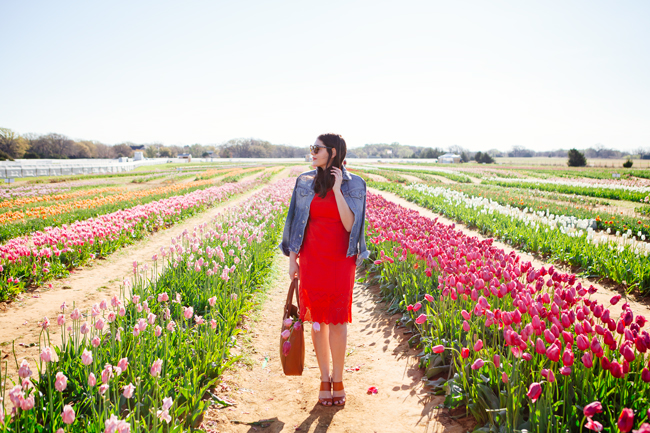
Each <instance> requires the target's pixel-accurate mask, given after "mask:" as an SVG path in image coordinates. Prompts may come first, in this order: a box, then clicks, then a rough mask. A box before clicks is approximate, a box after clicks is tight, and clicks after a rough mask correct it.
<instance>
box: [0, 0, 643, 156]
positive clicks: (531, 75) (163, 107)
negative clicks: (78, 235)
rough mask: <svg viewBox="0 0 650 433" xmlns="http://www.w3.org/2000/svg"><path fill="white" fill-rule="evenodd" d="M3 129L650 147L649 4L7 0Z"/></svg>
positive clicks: (88, 134) (114, 135) (1, 34)
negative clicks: (333, 135) (331, 134)
mask: <svg viewBox="0 0 650 433" xmlns="http://www.w3.org/2000/svg"><path fill="white" fill-rule="evenodd" d="M0 16H2V25H1V26H0V54H1V55H2V57H1V58H2V67H1V68H0V95H1V96H0V126H2V127H6V128H11V129H13V130H15V131H16V132H18V133H21V134H23V133H28V132H34V133H49V132H57V133H61V134H65V135H67V136H69V137H70V138H73V139H87V140H99V141H102V142H104V143H107V144H114V143H120V142H123V141H131V142H135V143H152V142H160V143H164V144H166V145H172V144H181V145H183V144H193V143H201V144H219V143H222V142H224V141H226V140H228V139H231V138H237V137H254V138H260V139H264V140H268V141H270V142H272V143H275V144H288V145H294V146H307V145H309V144H311V143H313V141H314V139H315V137H316V136H317V135H318V134H320V133H322V132H329V131H332V132H337V133H340V134H342V135H343V136H344V137H345V138H346V139H347V141H348V145H349V146H351V147H356V146H362V145H363V144H366V143H392V142H399V143H401V144H406V145H416V146H438V147H441V148H448V147H449V146H451V145H459V146H462V147H465V148H467V149H471V150H487V149H491V148H497V149H501V150H506V149H509V148H511V147H512V146H515V145H518V146H524V147H527V148H531V149H534V150H551V149H558V148H565V149H567V148H570V147H577V148H587V147H589V146H593V145H595V144H596V143H601V144H603V145H605V146H607V147H612V148H617V149H621V150H628V149H630V150H631V149H637V148H639V147H650V120H649V119H650V80H648V77H650V56H649V55H648V53H650V25H648V22H650V3H649V2H647V1H627V2H611V1H570V2H559V1H547V2H530V1H526V2H519V1H509V2H505V1H490V2H485V1H421V2H408V1H407V2H397V1H393V2H380V1H328V2H318V3H316V2H304V1H274V2H271V1H237V2H234V1H233V2H225V1H203V2H201V1H184V2H161V1H137V2H133V1H129V2H126V1H111V2H92V1H91V2H88V1H57V2H52V1H13V2H10V1H4V2H2V3H0Z"/></svg>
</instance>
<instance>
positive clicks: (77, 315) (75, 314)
mask: <svg viewBox="0 0 650 433" xmlns="http://www.w3.org/2000/svg"><path fill="white" fill-rule="evenodd" d="M70 318H71V319H72V320H79V319H80V318H81V313H80V312H79V309H78V308H75V309H74V310H73V311H72V313H70Z"/></svg>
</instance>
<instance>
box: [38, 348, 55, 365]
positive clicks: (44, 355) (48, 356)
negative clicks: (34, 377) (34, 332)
mask: <svg viewBox="0 0 650 433" xmlns="http://www.w3.org/2000/svg"><path fill="white" fill-rule="evenodd" d="M53 354H54V352H53V351H52V348H50V347H45V348H44V349H43V351H42V352H41V360H42V361H43V362H52V355H53Z"/></svg>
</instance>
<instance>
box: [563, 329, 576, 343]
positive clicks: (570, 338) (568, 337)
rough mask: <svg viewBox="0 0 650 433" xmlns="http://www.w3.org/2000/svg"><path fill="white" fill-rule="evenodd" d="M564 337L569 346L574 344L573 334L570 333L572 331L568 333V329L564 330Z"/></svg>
mask: <svg viewBox="0 0 650 433" xmlns="http://www.w3.org/2000/svg"><path fill="white" fill-rule="evenodd" d="M562 339H563V340H564V342H565V343H566V344H568V345H569V346H573V335H572V334H570V333H568V332H566V331H562Z"/></svg>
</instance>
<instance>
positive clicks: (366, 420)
mask: <svg viewBox="0 0 650 433" xmlns="http://www.w3.org/2000/svg"><path fill="white" fill-rule="evenodd" d="M288 266H289V261H288V259H287V258H286V257H284V256H283V255H282V254H281V253H279V252H278V254H277V256H276V267H277V273H276V275H275V277H274V279H273V284H272V287H271V288H270V290H269V291H268V295H267V299H266V301H265V302H264V303H263V305H262V308H261V310H259V312H258V313H257V314H256V317H255V319H254V322H253V323H251V324H250V326H251V332H250V334H251V338H250V341H249V342H248V343H247V344H244V348H243V352H244V353H245V355H244V356H245V359H247V362H242V363H240V364H239V365H238V366H237V368H236V369H235V370H234V371H231V372H228V373H227V374H225V375H224V377H223V380H224V381H223V382H222V384H221V392H222V393H221V394H219V396H220V397H222V398H223V397H225V398H227V399H229V400H232V401H234V402H235V403H236V405H235V406H233V407H230V408H224V409H216V408H214V407H213V408H210V409H209V411H208V413H207V414H206V417H205V419H204V428H206V431H208V432H233V433H234V432H236V433H243V432H274V433H275V432H300V433H307V432H315V433H318V432H321V433H323V432H328V433H343V432H344V433H365V432H369V433H372V432H382V433H385V432H390V433H393V432H395V433H396V432H399V433H402V432H418V433H424V432H429V433H432V432H449V433H461V432H465V431H467V428H466V427H464V426H463V424H459V422H457V421H454V420H452V419H451V418H450V417H449V415H448V414H447V411H445V410H441V409H438V408H437V405H439V404H441V403H442V402H443V400H444V397H440V396H433V395H428V394H427V392H426V391H425V390H424V389H423V388H422V382H421V379H422V374H423V372H422V370H421V369H420V368H418V359H417V358H416V357H415V355H416V354H417V353H418V350H415V349H410V348H409V346H408V342H407V340H408V338H410V337H411V335H404V331H405V329H404V328H397V327H396V326H395V323H396V320H397V319H398V318H399V317H401V315H393V316H390V315H388V314H386V307H385V304H383V303H380V296H379V289H378V288H377V287H366V286H365V285H364V284H363V283H361V284H359V283H357V284H356V285H355V288H354V299H353V305H352V323H351V324H350V325H349V326H348V356H347V357H346V364H345V365H346V369H350V370H354V369H356V367H357V366H358V367H359V369H358V370H357V371H347V370H346V372H345V373H344V377H343V382H344V384H345V388H346V392H347V403H346V406H345V408H343V409H340V408H332V407H328V408H325V407H323V406H320V405H318V404H317V395H318V387H319V384H320V373H319V370H318V364H317V361H316V356H315V354H314V351H313V345H312V343H311V334H310V333H311V332H313V331H312V330H311V327H310V326H308V327H307V328H308V329H306V331H305V346H306V356H305V371H304V373H303V375H302V376H293V377H287V376H284V374H283V372H282V366H281V364H280V356H281V355H280V354H279V339H280V321H281V319H282V317H281V315H282V313H281V311H282V309H283V307H284V302H285V300H286V296H287V295H286V294H287V289H288V287H289V278H288V276H287V273H288ZM364 277H365V273H364V272H363V271H358V272H357V279H359V278H361V279H363V278H364ZM245 338H246V337H244V339H245ZM246 364H248V366H246ZM371 386H374V387H376V388H377V389H378V390H379V392H378V393H377V394H375V395H369V394H367V390H368V388H369V387H371ZM463 421H464V425H472V424H473V421H472V420H471V419H465V420H463ZM236 422H242V423H247V424H238V423H236ZM251 423H257V425H255V424H253V425H251Z"/></svg>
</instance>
